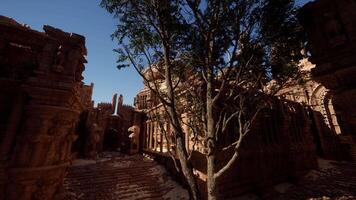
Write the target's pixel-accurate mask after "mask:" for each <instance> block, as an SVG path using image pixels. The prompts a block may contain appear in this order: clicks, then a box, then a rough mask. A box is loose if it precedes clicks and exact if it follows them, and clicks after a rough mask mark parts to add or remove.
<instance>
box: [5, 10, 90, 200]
mask: <svg viewBox="0 0 356 200" xmlns="http://www.w3.org/2000/svg"><path fill="white" fill-rule="evenodd" d="M43 30H44V32H38V31H34V30H32V29H30V28H28V27H27V26H23V25H21V24H19V23H17V22H16V21H14V20H12V19H10V18H6V17H3V16H0V90H1V96H0V102H1V103H0V113H1V114H0V148H1V151H0V153H1V157H0V199H4V200H46V199H54V196H57V197H60V195H59V193H60V189H61V183H62V181H63V178H64V176H65V175H66V173H65V171H66V168H67V166H68V165H69V164H70V163H69V161H70V155H71V147H72V143H73V141H74V140H75V139H76V137H77V136H76V134H75V128H76V123H77V121H78V116H79V115H80V113H81V111H82V110H83V109H84V108H85V106H86V103H89V102H85V101H83V99H85V95H84V94H83V92H84V93H85V86H83V82H82V79H83V77H82V72H83V70H84V63H85V62H86V60H85V55H86V48H85V38H84V37H83V36H81V35H77V34H74V33H66V32H63V31H61V30H59V29H56V28H53V27H51V26H47V25H46V26H44V27H43ZM55 194H56V195H55Z"/></svg>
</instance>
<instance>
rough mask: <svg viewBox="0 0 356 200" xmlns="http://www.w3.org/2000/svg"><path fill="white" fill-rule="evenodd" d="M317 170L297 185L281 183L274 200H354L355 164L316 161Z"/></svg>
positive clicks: (355, 193) (277, 187)
mask: <svg viewBox="0 0 356 200" xmlns="http://www.w3.org/2000/svg"><path fill="white" fill-rule="evenodd" d="M318 164H319V170H312V171H310V172H309V173H308V174H307V175H306V176H305V177H303V178H302V179H301V180H300V181H299V182H298V183H296V184H290V183H283V184H279V185H276V186H275V187H274V188H275V189H276V191H279V193H280V194H277V193H276V195H275V196H274V197H271V198H270V199H275V200H285V199H291V200H299V199H303V200H304V199H309V200H334V199H335V200H351V199H353V200H354V199H356V163H350V162H335V161H327V160H322V159H319V160H318Z"/></svg>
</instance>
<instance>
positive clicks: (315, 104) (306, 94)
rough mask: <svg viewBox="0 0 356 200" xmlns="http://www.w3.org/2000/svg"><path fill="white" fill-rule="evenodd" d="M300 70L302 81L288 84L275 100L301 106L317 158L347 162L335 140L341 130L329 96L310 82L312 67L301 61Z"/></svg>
mask: <svg viewBox="0 0 356 200" xmlns="http://www.w3.org/2000/svg"><path fill="white" fill-rule="evenodd" d="M300 67H301V72H302V73H301V74H302V76H303V77H302V79H301V80H294V81H290V82H288V83H287V84H286V87H285V88H283V89H282V90H280V91H279V92H278V94H277V96H279V97H280V98H282V99H287V100H290V101H293V102H297V103H300V104H301V105H303V106H304V109H305V112H306V113H307V116H308V118H309V121H310V122H309V123H310V129H311V133H312V134H313V142H314V144H315V146H316V152H317V155H318V156H320V157H322V158H325V159H330V160H347V159H349V157H348V156H347V155H345V150H346V149H345V146H344V145H342V143H341V141H340V138H339V136H340V135H342V134H344V130H343V129H342V127H341V126H340V121H339V119H340V116H339V115H337V114H336V112H335V108H334V105H333V102H332V99H333V95H332V92H331V91H330V90H329V89H327V88H325V86H323V85H322V84H320V83H318V82H316V81H315V80H313V79H312V77H311V70H312V69H314V68H315V65H313V64H311V63H310V62H309V61H308V60H307V59H303V60H302V61H301V62H300Z"/></svg>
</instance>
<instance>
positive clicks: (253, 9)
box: [101, 0, 303, 200]
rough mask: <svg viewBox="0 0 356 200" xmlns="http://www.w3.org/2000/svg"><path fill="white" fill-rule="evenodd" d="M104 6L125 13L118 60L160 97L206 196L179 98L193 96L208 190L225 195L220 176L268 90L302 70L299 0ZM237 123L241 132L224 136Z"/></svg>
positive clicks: (168, 0)
mask: <svg viewBox="0 0 356 200" xmlns="http://www.w3.org/2000/svg"><path fill="white" fill-rule="evenodd" d="M101 6H103V7H104V8H105V9H107V10H108V11H109V12H110V13H112V14H114V17H115V18H117V19H118V20H119V22H118V25H117V30H116V31H115V32H114V33H113V35H112V36H113V38H116V39H117V40H118V43H119V48H118V49H116V50H115V51H116V52H117V53H118V55H119V59H118V62H119V65H118V67H119V68H122V67H127V66H129V65H132V66H133V67H134V68H135V69H136V70H137V72H138V73H139V74H140V75H141V76H142V77H143V79H144V81H145V82H146V84H147V85H148V86H149V88H150V90H151V91H152V92H154V93H155V95H156V96H157V97H158V98H159V100H160V102H161V103H162V105H163V107H164V109H165V113H166V114H167V117H168V119H169V121H170V123H171V125H172V127H173V129H174V133H175V138H176V141H175V142H176V147H177V150H176V153H177V157H178V159H179V161H180V166H181V169H182V172H183V174H184V176H185V178H186V181H187V183H188V185H189V189H190V195H191V198H192V199H199V192H198V187H197V183H196V181H195V179H194V175H193V170H192V164H191V160H190V156H189V152H188V151H187V148H186V147H185V143H184V135H185V133H184V131H183V128H182V123H183V120H182V119H181V113H180V112H181V109H179V107H180V106H179V105H178V100H179V99H181V98H185V102H186V103H187V104H189V106H185V107H186V108H189V109H186V110H185V112H186V113H188V115H189V117H191V118H192V119H194V120H191V122H194V123H190V124H188V125H189V127H191V130H192V131H193V132H198V133H197V134H201V136H202V137H203V138H204V144H205V148H206V151H205V152H206V153H205V155H206V159H207V177H208V178H207V189H208V195H207V196H208V198H209V199H211V200H213V199H219V192H218V179H219V178H220V177H221V176H222V175H223V174H224V173H225V172H226V171H227V170H228V169H229V168H231V166H232V164H233V163H234V162H235V161H236V160H237V159H238V157H239V154H238V151H239V149H240V147H241V144H242V141H243V139H244V138H245V136H246V135H247V134H248V133H249V132H250V129H251V126H252V124H253V122H254V121H255V120H256V118H257V116H258V114H259V113H260V111H261V110H263V109H264V108H265V107H266V106H268V101H266V98H265V95H266V94H267V93H269V94H273V93H274V92H275V91H276V90H277V89H279V88H281V87H282V86H283V84H284V82H285V81H286V80H287V79H288V78H290V77H296V75H297V74H298V73H297V72H298V70H297V63H298V61H299V60H300V58H301V53H300V50H301V47H302V44H303V43H302V42H301V41H302V39H303V34H301V33H302V32H301V31H300V29H299V25H298V23H297V20H296V17H295V11H296V8H295V7H294V1H291V0H209V1H203V0H102V2H101ZM144 66H148V68H147V69H145V70H144ZM147 72H149V73H160V76H162V78H163V80H164V83H163V85H164V86H165V89H164V90H162V89H161V87H160V86H161V83H157V82H153V83H152V82H150V81H149V80H147V77H146V76H145V73H147ZM191 77H194V78H191ZM272 79H273V80H274V84H273V85H271V84H270V83H271V80H272ZM192 85H193V86H194V87H192ZM267 85H268V87H267ZM182 87H184V88H186V91H185V92H182V90H181V89H180V88H182ZM266 88H267V89H266ZM231 126H233V127H235V128H234V129H231V128H229V127H231ZM229 131H233V133H234V139H235V140H234V141H231V142H230V143H229V144H225V143H222V142H221V141H219V138H221V137H220V136H221V135H224V134H227V132H229ZM196 138H197V137H196ZM231 150H232V152H233V153H232V154H231V158H230V159H229V161H228V162H227V163H226V164H224V165H223V166H222V167H217V163H216V157H217V155H218V154H219V153H221V152H224V151H230V152H231Z"/></svg>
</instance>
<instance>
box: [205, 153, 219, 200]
mask: <svg viewBox="0 0 356 200" xmlns="http://www.w3.org/2000/svg"><path fill="white" fill-rule="evenodd" d="M207 162H208V166H207V175H208V178H207V189H208V200H218V191H217V183H216V178H215V177H214V173H215V155H210V156H208V158H207Z"/></svg>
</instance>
